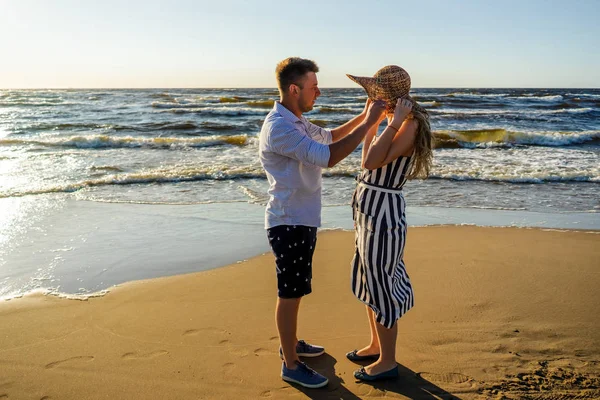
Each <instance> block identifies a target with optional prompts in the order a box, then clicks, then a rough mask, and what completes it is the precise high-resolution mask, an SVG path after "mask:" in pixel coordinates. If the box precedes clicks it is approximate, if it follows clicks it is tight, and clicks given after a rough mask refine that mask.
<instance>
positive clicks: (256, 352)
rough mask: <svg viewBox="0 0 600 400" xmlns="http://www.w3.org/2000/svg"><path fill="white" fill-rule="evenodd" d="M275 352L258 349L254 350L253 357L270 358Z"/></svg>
mask: <svg viewBox="0 0 600 400" xmlns="http://www.w3.org/2000/svg"><path fill="white" fill-rule="evenodd" d="M274 354H275V352H274V351H271V350H267V349H265V348H262V347H259V348H258V349H254V355H255V356H272V355H274Z"/></svg>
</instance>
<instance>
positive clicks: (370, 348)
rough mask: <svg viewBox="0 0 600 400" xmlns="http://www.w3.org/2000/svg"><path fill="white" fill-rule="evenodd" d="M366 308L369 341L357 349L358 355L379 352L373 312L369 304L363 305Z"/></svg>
mask: <svg viewBox="0 0 600 400" xmlns="http://www.w3.org/2000/svg"><path fill="white" fill-rule="evenodd" d="M365 307H366V309H367V318H368V319H369V328H370V329H371V343H369V345H368V346H367V347H363V348H362V349H360V350H358V352H357V354H358V355H359V356H368V355H372V354H379V351H380V350H379V338H378V336H377V329H376V328H375V324H376V322H375V314H374V313H373V310H372V309H371V307H369V306H365Z"/></svg>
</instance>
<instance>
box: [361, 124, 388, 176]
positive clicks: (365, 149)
mask: <svg viewBox="0 0 600 400" xmlns="http://www.w3.org/2000/svg"><path fill="white" fill-rule="evenodd" d="M384 119H385V113H383V114H382V115H381V117H380V119H379V121H377V123H376V124H375V125H373V127H372V128H371V129H369V132H367V134H366V136H365V141H364V143H363V148H362V161H361V166H362V168H365V160H366V159H367V153H368V152H369V148H370V147H371V144H372V143H373V140H374V139H375V137H376V136H377V129H378V128H379V125H381V121H383V120H384Z"/></svg>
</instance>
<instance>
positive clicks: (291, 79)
mask: <svg viewBox="0 0 600 400" xmlns="http://www.w3.org/2000/svg"><path fill="white" fill-rule="evenodd" d="M307 72H314V73H317V72H319V67H318V66H317V64H316V63H315V62H314V61H311V60H307V59H305V58H300V57H289V58H286V59H285V60H283V61H281V62H280V63H279V64H277V68H276V69H275V76H276V77H277V86H278V87H279V91H280V92H281V93H285V92H286V91H287V90H288V88H289V87H290V85H291V84H295V85H297V84H298V81H299V80H300V78H302V77H303V76H304V75H305V74H306V73H307Z"/></svg>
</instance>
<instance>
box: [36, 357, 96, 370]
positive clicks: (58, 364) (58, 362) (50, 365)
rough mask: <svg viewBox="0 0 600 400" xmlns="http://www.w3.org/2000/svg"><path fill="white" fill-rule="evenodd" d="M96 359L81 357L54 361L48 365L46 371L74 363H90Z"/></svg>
mask: <svg viewBox="0 0 600 400" xmlns="http://www.w3.org/2000/svg"><path fill="white" fill-rule="evenodd" d="M93 359H94V357H93V356H79V357H71V358H67V359H66V360H60V361H54V362H51V363H50V364H47V365H46V369H50V368H56V367H60V366H62V365H64V364H71V363H74V362H90V361H92V360H93Z"/></svg>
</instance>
